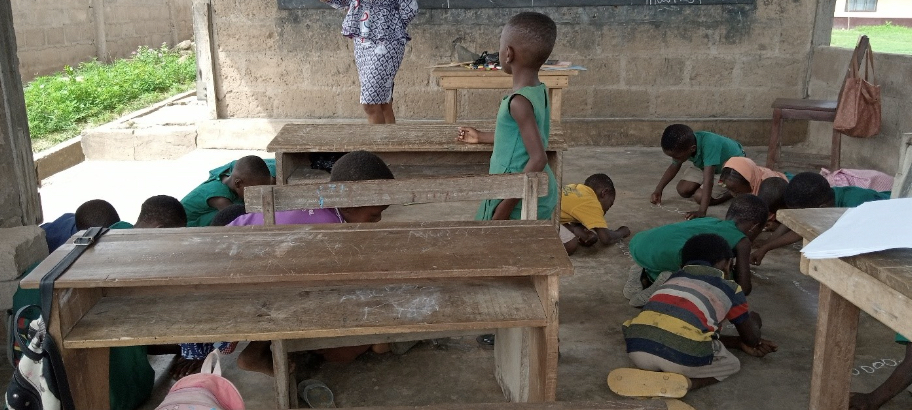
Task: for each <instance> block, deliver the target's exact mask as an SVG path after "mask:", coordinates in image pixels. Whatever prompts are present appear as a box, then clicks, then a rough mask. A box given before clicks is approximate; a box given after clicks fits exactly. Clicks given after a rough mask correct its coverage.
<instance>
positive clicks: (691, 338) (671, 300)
mask: <svg viewBox="0 0 912 410" xmlns="http://www.w3.org/2000/svg"><path fill="white" fill-rule="evenodd" d="M732 257H733V254H732V251H731V248H730V247H729V245H728V242H727V241H726V240H725V239H724V238H722V237H721V236H719V235H714V234H702V235H697V236H694V237H693V238H690V239H689V240H687V242H686V243H685V244H684V248H683V249H681V260H683V261H684V263H683V264H682V267H681V268H680V270H678V271H677V272H676V273H675V274H674V275H672V276H671V278H669V279H668V282H665V284H664V285H662V286H661V287H659V289H658V290H657V291H656V293H655V294H654V295H652V297H651V298H650V299H649V302H648V303H646V306H643V311H642V312H641V313H640V314H638V315H637V316H636V317H634V318H633V319H631V320H628V321H626V322H624V325H623V331H624V340H625V341H626V342H627V355H628V356H630V360H631V361H632V362H633V365H634V366H636V367H637V369H616V370H614V371H612V372H611V374H609V375H608V386H609V387H611V390H613V391H614V392H615V393H617V394H620V395H622V396H635V397H636V396H639V397H683V396H684V394H686V393H687V392H688V391H690V390H695V389H699V388H701V387H705V386H709V385H711V384H715V383H718V382H720V381H722V380H725V379H726V378H727V377H728V376H731V375H733V374H735V373H737V372H738V370H740V369H741V363H740V362H739V361H738V358H736V357H735V356H734V355H732V354H731V352H729V351H728V350H727V349H726V348H729V349H740V350H743V351H744V352H745V353H747V354H749V355H751V356H756V357H763V356H766V355H767V354H769V353H772V352H775V351H776V349H777V348H778V346H776V344H775V343H773V342H770V341H768V340H763V339H761V338H760V327H761V326H762V323H761V321H760V315H758V314H757V312H750V311H749V310H748V306H747V298H746V297H745V296H744V292H742V291H741V287H740V286H738V284H737V283H735V282H734V281H732V280H730V272H729V268H730V267H731V259H732ZM726 320H728V321H729V322H731V324H733V325H735V329H737V330H738V336H725V335H720V334H719V331H720V330H721V328H722V322H724V321H726ZM638 369H641V370H638ZM659 372H661V373H659Z"/></svg>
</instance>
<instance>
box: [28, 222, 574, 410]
mask: <svg viewBox="0 0 912 410" xmlns="http://www.w3.org/2000/svg"><path fill="white" fill-rule="evenodd" d="M72 246H73V245H71V244H67V245H64V246H61V247H60V249H58V250H57V251H55V252H54V253H52V254H51V255H50V256H49V257H48V258H47V259H46V260H45V261H44V262H42V263H41V264H40V265H39V266H38V267H37V268H35V270H34V271H33V272H32V273H31V274H30V275H29V276H28V277H26V278H25V279H24V280H23V281H22V283H21V285H22V287H23V288H26V289H34V288H37V287H38V284H39V280H40V278H41V277H42V276H43V275H44V274H45V273H46V272H47V271H48V270H49V269H50V268H51V267H52V266H53V265H54V264H55V263H56V262H57V261H58V260H60V259H61V258H62V257H63V256H64V255H66V253H67V252H68V251H69V250H70V248H72ZM572 273H573V266H572V265H571V264H570V260H569V258H568V257H567V254H566V251H564V248H563V245H562V244H561V242H560V240H559V238H558V236H557V232H555V230H554V227H553V226H552V225H551V224H549V223H548V222H545V221H509V222H507V221H487V222H475V221H470V222H421V223H377V224H334V225H309V226H302V225H295V226H291V225H286V226H268V227H263V226H257V227H236V228H228V227H223V228H183V229H154V230H150V229H134V230H115V231H111V232H108V233H107V234H106V235H105V236H104V237H102V238H101V240H100V241H99V242H98V243H97V244H95V245H94V246H93V247H92V248H91V249H89V250H87V251H86V252H85V254H83V255H82V257H80V259H79V260H77V261H76V262H75V263H74V264H73V265H72V267H71V268H70V269H69V270H68V271H67V272H66V273H65V274H64V275H63V276H62V277H61V278H60V279H59V280H58V281H57V282H56V287H55V290H54V302H53V306H52V312H51V329H50V333H51V334H52V335H53V336H54V337H55V339H56V340H58V344H59V345H60V347H61V352H62V355H63V359H64V363H65V364H66V368H67V373H68V375H69V381H70V387H71V389H72V391H73V394H74V399H75V400H76V406H77V408H80V409H107V408H108V407H109V402H108V366H106V365H99V363H107V362H108V357H109V356H108V355H109V348H110V347H115V346H133V345H148V344H172V343H193V342H213V341H226V340H231V341H234V340H239V341H240V340H271V341H273V343H284V342H283V341H284V340H289V339H307V338H329V337H343V338H345V337H349V338H350V337H352V336H359V337H362V338H363V337H365V336H369V335H378V336H384V335H391V334H402V333H431V334H435V332H437V333H439V332H444V331H451V332H452V331H461V332H463V333H464V332H476V331H477V330H480V329H498V330H497V345H496V346H495V358H496V361H497V365H496V372H497V380H498V381H499V382H500V385H501V387H502V388H503V390H504V393H505V395H506V396H507V398H508V399H510V400H511V401H517V402H523V401H533V402H534V401H553V400H554V398H555V391H556V386H557V384H556V383H557V353H558V347H557V336H558V320H557V302H558V286H559V276H561V275H570V274H572ZM61 340H62V343H60V342H59V341H61ZM283 364H284V363H280V364H279V366H278V367H277V369H281V367H282V365H283ZM277 371H278V370H277ZM277 391H282V390H281V388H279V387H277ZM291 394H294V393H291ZM278 403H279V407H285V406H287V403H288V398H287V397H278Z"/></svg>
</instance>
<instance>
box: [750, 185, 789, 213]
mask: <svg viewBox="0 0 912 410" xmlns="http://www.w3.org/2000/svg"><path fill="white" fill-rule="evenodd" d="M787 186H788V181H786V180H784V179H782V178H767V179H764V180H763V182H761V183H760V190H759V191H758V192H757V196H758V197H760V199H762V200H763V203H765V204H766V206H767V208H769V211H770V213H774V212H776V211H778V210H780V209H782V208H784V207H785V188H786V187H787Z"/></svg>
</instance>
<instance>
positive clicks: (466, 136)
mask: <svg viewBox="0 0 912 410" xmlns="http://www.w3.org/2000/svg"><path fill="white" fill-rule="evenodd" d="M456 141H460V142H465V143H469V144H477V143H478V142H479V139H478V130H477V129H475V128H472V127H459V135H458V136H456Z"/></svg>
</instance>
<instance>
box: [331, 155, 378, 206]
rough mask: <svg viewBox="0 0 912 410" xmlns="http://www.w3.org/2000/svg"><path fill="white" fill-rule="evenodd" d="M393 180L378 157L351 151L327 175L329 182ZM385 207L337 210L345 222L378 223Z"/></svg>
mask: <svg viewBox="0 0 912 410" xmlns="http://www.w3.org/2000/svg"><path fill="white" fill-rule="evenodd" d="M372 179H393V172H392V171H390V169H389V167H388V166H386V163H385V162H383V160H382V159H380V157H378V156H376V155H374V154H372V153H370V152H367V151H352V152H349V153H348V154H345V155H343V156H342V157H341V158H339V159H338V160H337V161H336V163H335V165H333V168H332V172H331V173H330V174H329V180H330V182H342V181H367V180H372ZM386 208H389V206H387V205H376V206H359V207H353V208H339V213H340V214H342V218H343V219H345V222H351V223H357V222H380V219H381V217H382V216H381V214H382V213H383V211H384V210H386Z"/></svg>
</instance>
